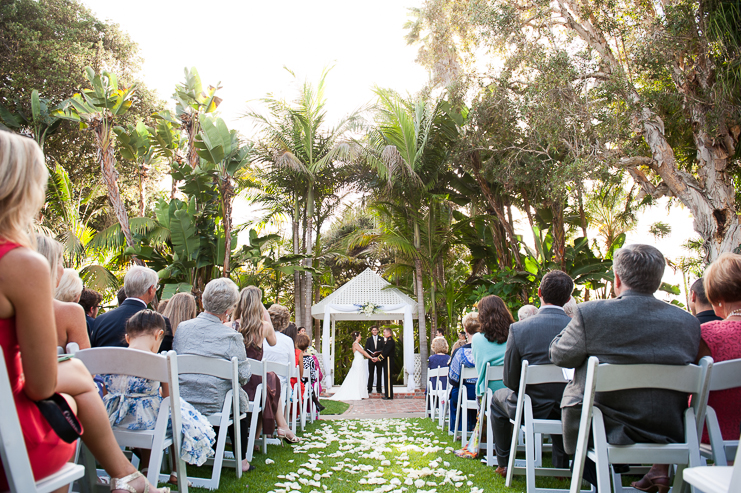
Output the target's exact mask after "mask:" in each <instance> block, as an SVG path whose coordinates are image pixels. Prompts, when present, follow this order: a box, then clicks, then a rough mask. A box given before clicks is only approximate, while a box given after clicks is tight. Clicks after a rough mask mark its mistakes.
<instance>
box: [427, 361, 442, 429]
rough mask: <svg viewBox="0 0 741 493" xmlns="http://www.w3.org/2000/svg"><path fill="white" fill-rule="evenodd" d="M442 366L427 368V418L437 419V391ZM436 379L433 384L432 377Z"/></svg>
mask: <svg viewBox="0 0 741 493" xmlns="http://www.w3.org/2000/svg"><path fill="white" fill-rule="evenodd" d="M439 370H440V368H428V369H427V385H426V386H425V388H426V389H427V392H426V393H425V418H427V417H429V418H430V419H431V420H433V421H434V420H435V403H436V399H435V397H436V391H437V377H438V374H439V373H440V372H439ZM433 378H434V379H435V385H433V384H432V379H433Z"/></svg>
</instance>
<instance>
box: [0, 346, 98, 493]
mask: <svg viewBox="0 0 741 493" xmlns="http://www.w3.org/2000/svg"><path fill="white" fill-rule="evenodd" d="M0 458H1V459H2V464H3V469H4V470H5V477H6V479H7V481H8V485H9V486H10V491H11V492H12V493H27V492H38V493H48V492H51V491H55V490H57V489H58V488H60V487H62V486H64V485H66V484H69V483H71V482H73V481H75V480H77V479H79V478H81V477H82V476H83V475H84V474H85V468H84V467H82V466H80V465H77V464H72V463H67V464H65V465H64V467H62V469H60V470H59V471H57V472H55V473H54V474H52V475H50V476H48V477H46V478H43V479H41V480H39V481H36V480H35V479H34V477H33V471H32V470H31V463H30V462H29V460H28V454H27V453H26V443H25V441H24V439H23V432H22V431H21V423H20V421H19V420H18V412H17V410H16V408H15V399H14V398H13V390H12V389H11V387H10V379H9V377H8V371H7V367H6V366H5V357H4V356H3V352H2V351H0Z"/></svg>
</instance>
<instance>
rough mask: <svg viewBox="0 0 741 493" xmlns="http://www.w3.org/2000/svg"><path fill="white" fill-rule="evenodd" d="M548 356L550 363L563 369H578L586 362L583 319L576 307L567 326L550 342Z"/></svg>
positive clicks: (585, 339)
mask: <svg viewBox="0 0 741 493" xmlns="http://www.w3.org/2000/svg"><path fill="white" fill-rule="evenodd" d="M548 355H549V357H550V359H551V363H553V364H554V365H558V366H561V367H563V368H578V367H580V366H581V365H582V364H584V362H585V361H586V359H587V357H588V356H589V355H588V354H587V338H586V333H585V329H584V317H583V316H582V312H581V309H580V308H579V307H578V306H577V308H576V314H574V318H572V319H571V322H569V325H567V326H566V327H565V328H564V329H563V330H562V331H561V333H560V334H558V335H557V336H556V337H555V338H554V339H553V340H552V341H551V346H550V348H549V351H548Z"/></svg>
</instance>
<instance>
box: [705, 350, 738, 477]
mask: <svg viewBox="0 0 741 493" xmlns="http://www.w3.org/2000/svg"><path fill="white" fill-rule="evenodd" d="M738 387H741V359H732V360H728V361H721V362H720V363H713V371H712V374H711V375H710V389H709V390H710V392H713V391H718V390H727V389H734V388H738ZM705 423H706V425H707V430H708V437H709V438H710V446H707V445H705V444H700V453H701V454H702V455H703V457H706V458H709V459H712V460H713V464H715V465H716V466H727V465H728V461H731V460H733V459H734V458H735V457H736V453H737V450H738V442H739V441H738V440H723V435H721V432H720V424H719V423H718V416H717V415H716V414H715V410H714V409H713V408H712V407H710V406H708V407H707V410H706V414H705Z"/></svg>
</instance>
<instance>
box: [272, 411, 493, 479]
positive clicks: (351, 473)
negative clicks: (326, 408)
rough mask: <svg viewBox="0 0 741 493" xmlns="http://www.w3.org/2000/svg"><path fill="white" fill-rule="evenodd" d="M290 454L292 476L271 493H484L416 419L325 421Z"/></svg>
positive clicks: (449, 448)
mask: <svg viewBox="0 0 741 493" xmlns="http://www.w3.org/2000/svg"><path fill="white" fill-rule="evenodd" d="M294 454H295V455H294V457H295V458H294V459H291V460H289V461H288V462H289V463H291V466H292V467H291V469H292V472H290V473H288V474H281V475H279V476H277V481H276V483H275V488H274V489H273V490H272V493H288V492H298V491H303V492H304V493H307V492H308V493H332V492H333V491H334V493H339V492H347V491H367V492H374V493H386V492H392V493H405V492H410V493H443V492H448V491H451V492H452V491H462V492H465V493H483V491H484V490H483V489H482V488H481V487H479V486H477V485H475V484H474V483H475V480H474V474H470V473H469V474H467V473H465V472H463V471H461V470H458V469H456V468H455V467H454V466H451V462H459V461H460V459H457V458H456V457H455V455H454V454H453V448H452V447H450V446H448V445H447V442H445V443H442V442H441V440H439V439H438V438H436V437H435V436H434V435H433V436H430V433H429V431H427V430H424V429H423V428H422V427H421V426H420V425H419V424H418V422H417V421H416V420H405V419H367V420H342V421H335V422H325V423H323V424H321V425H320V426H319V427H317V428H315V429H314V430H313V431H312V432H310V433H306V434H305V435H304V436H303V441H302V443H301V444H300V445H298V446H294ZM472 465H473V464H472ZM478 466H479V467H482V468H483V467H484V466H483V465H481V464H478Z"/></svg>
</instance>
